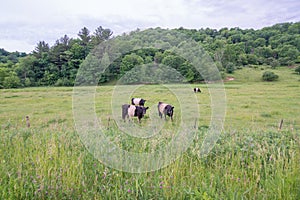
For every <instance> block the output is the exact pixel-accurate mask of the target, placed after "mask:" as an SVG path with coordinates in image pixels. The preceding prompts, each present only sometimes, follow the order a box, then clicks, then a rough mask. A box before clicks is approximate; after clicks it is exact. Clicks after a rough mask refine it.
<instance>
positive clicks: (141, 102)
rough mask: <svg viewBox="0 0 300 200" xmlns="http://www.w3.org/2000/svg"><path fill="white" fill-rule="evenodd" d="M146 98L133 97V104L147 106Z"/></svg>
mask: <svg viewBox="0 0 300 200" xmlns="http://www.w3.org/2000/svg"><path fill="white" fill-rule="evenodd" d="M145 102H146V100H145V99H142V98H132V99H131V104H132V105H135V106H145Z"/></svg>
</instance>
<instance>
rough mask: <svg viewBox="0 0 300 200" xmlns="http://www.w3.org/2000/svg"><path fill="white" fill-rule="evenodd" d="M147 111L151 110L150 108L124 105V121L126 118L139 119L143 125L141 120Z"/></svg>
mask: <svg viewBox="0 0 300 200" xmlns="http://www.w3.org/2000/svg"><path fill="white" fill-rule="evenodd" d="M147 109H149V107H143V106H134V105H129V104H124V105H122V119H123V120H124V121H125V118H126V117H127V118H129V117H130V118H132V117H137V118H138V119H139V122H140V123H141V119H142V118H143V117H144V115H145V114H146V110H147Z"/></svg>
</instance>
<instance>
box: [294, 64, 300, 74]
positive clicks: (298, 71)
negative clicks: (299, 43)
mask: <svg viewBox="0 0 300 200" xmlns="http://www.w3.org/2000/svg"><path fill="white" fill-rule="evenodd" d="M295 72H296V73H297V74H299V75H300V66H298V67H297V68H296V69H295Z"/></svg>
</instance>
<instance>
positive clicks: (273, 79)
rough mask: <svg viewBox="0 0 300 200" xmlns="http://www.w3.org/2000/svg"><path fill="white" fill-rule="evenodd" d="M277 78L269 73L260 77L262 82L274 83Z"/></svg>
mask: <svg viewBox="0 0 300 200" xmlns="http://www.w3.org/2000/svg"><path fill="white" fill-rule="evenodd" d="M278 78H279V76H278V75H277V74H275V73H274V72H271V71H265V72H264V73H263V75H262V79H263V80H264V81H276V80H277V79H278Z"/></svg>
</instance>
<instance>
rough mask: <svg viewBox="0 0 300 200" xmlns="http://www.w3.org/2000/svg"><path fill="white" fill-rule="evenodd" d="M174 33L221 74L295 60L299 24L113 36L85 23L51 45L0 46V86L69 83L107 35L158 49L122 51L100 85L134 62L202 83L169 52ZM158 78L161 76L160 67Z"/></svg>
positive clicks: (297, 58) (124, 43)
mask: <svg viewBox="0 0 300 200" xmlns="http://www.w3.org/2000/svg"><path fill="white" fill-rule="evenodd" d="M178 34H184V35H186V37H187V38H191V39H192V40H193V41H195V42H196V43H197V44H198V45H199V46H201V48H203V49H204V50H205V51H206V52H207V53H208V55H209V56H210V57H211V58H212V60H213V62H214V63H215V64H216V66H217V67H218V69H219V70H220V71H221V72H222V73H224V74H225V73H234V71H235V70H236V69H239V68H242V67H244V66H249V65H250V66H257V65H268V66H270V67H272V68H276V67H278V66H292V65H295V64H298V63H300V54H299V52H300V22H296V23H280V24H275V25H273V26H270V27H264V28H262V29H259V30H254V29H240V28H238V27H236V28H221V29H219V30H216V29H211V28H205V29H204V28H201V29H198V30H196V29H185V28H183V27H180V28H177V29H171V30H164V29H161V28H149V29H147V30H144V31H140V30H139V29H137V30H135V31H132V32H130V33H127V34H125V33H124V34H122V35H120V36H116V37H114V36H113V32H112V30H110V29H109V28H103V27H102V26H99V27H98V28H97V29H96V30H95V31H94V32H93V33H91V32H90V30H89V29H88V28H86V27H84V28H82V29H81V30H80V31H79V32H78V34H77V35H78V37H77V38H69V37H68V36H67V35H64V36H63V37H61V38H60V39H58V40H56V42H55V43H54V45H53V46H50V45H49V44H48V43H46V42H45V41H40V42H38V43H37V45H36V47H35V49H34V50H33V51H32V52H31V53H29V54H26V53H20V52H7V51H6V50H5V49H0V88H18V87H33V86H72V85H74V81H75V78H76V75H77V72H78V69H79V68H80V66H81V65H83V64H86V63H89V62H93V60H92V58H91V56H90V54H92V53H93V51H94V49H96V48H97V47H98V46H99V44H101V43H102V42H105V41H108V40H110V39H114V40H116V44H118V46H120V47H122V48H124V49H126V48H129V49H130V47H131V46H132V45H137V44H139V43H145V42H148V43H155V44H159V45H158V46H159V47H160V48H157V49H156V48H145V49H143V48H141V49H137V50H134V51H131V52H129V53H128V52H124V54H121V55H119V57H118V58H116V59H114V60H113V62H112V63H110V65H109V67H108V68H107V69H105V72H104V73H102V72H101V74H102V75H101V76H99V77H100V79H99V83H109V82H111V81H115V80H118V79H119V78H120V77H122V76H123V75H124V74H126V73H127V72H128V71H130V70H131V69H133V68H134V66H137V65H138V66H147V65H148V64H151V63H156V64H163V65H165V66H171V67H173V68H174V69H176V70H177V71H179V72H180V73H181V74H182V75H183V76H184V77H186V81H188V82H198V81H202V80H203V78H202V76H201V74H199V73H198V72H197V70H195V69H194V68H193V66H192V65H191V64H190V63H189V62H187V60H185V59H184V58H182V57H180V56H179V55H176V54H174V53H173V52H172V51H171V50H170V49H172V47H176V46H179V45H182V43H180V42H181V41H179V39H178V37H177V36H178ZM164 49H167V50H164ZM192 50H193V49H192V48H191V51H192ZM95 73H99V72H95ZM160 76H163V70H161V75H160ZM88 78H89V77H88V75H87V79H88ZM148 78H149V77H148ZM162 78H163V77H162ZM91 80H92V77H91ZM135 81H137V82H139V81H141V80H135ZM146 82H147V80H146Z"/></svg>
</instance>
